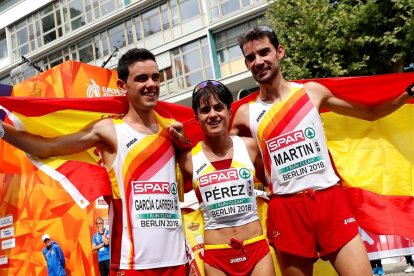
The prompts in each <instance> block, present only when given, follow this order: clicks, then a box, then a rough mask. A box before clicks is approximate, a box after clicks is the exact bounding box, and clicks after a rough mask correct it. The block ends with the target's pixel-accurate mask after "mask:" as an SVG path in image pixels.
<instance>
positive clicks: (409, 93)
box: [405, 82, 414, 98]
mask: <svg viewBox="0 0 414 276" xmlns="http://www.w3.org/2000/svg"><path fill="white" fill-rule="evenodd" d="M413 87H414V82H413V83H412V84H410V85H409V86H408V87H407V89H405V91H407V94H408V96H410V97H411V98H414V92H413V91H412V90H411V89H413Z"/></svg>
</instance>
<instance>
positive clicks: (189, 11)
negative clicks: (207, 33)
mask: <svg viewBox="0 0 414 276" xmlns="http://www.w3.org/2000/svg"><path fill="white" fill-rule="evenodd" d="M179 4H180V14H181V21H186V20H188V19H191V18H193V17H196V16H198V15H200V9H199V6H198V1H197V0H181V1H179Z"/></svg>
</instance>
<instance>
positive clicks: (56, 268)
mask: <svg viewBox="0 0 414 276" xmlns="http://www.w3.org/2000/svg"><path fill="white" fill-rule="evenodd" d="M42 241H43V242H44V243H45V245H46V247H45V248H44V249H43V252H42V253H43V256H45V259H46V263H47V274H48V275H49V276H64V275H66V272H65V256H63V252H62V249H60V247H59V245H58V244H57V243H56V242H55V241H52V240H51V239H50V236H49V234H44V235H43V236H42Z"/></svg>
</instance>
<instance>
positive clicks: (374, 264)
mask: <svg viewBox="0 0 414 276" xmlns="http://www.w3.org/2000/svg"><path fill="white" fill-rule="evenodd" d="M369 262H370V263H371V268H372V274H373V275H384V269H383V268H382V262H381V259H378V260H370V261H369Z"/></svg>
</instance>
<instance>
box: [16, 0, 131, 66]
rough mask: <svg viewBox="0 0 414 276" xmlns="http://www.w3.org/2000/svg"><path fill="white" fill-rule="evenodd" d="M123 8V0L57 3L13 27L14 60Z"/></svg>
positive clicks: (63, 1)
mask: <svg viewBox="0 0 414 276" xmlns="http://www.w3.org/2000/svg"><path fill="white" fill-rule="evenodd" d="M120 8H123V2H122V0H58V1H53V2H52V3H51V4H49V5H47V6H45V7H44V8H42V9H41V10H39V11H36V12H34V13H32V14H31V15H29V16H27V17H26V18H25V19H23V20H21V21H19V22H17V23H16V24H14V25H11V26H10V37H11V40H12V45H13V47H12V49H13V50H12V52H13V56H12V59H13V61H15V60H16V59H18V58H20V56H21V55H25V54H27V53H29V52H31V51H34V50H36V49H38V48H40V47H42V46H44V45H46V44H48V43H50V42H52V41H55V40H57V39H59V38H60V37H62V36H63V35H66V34H69V33H70V32H73V31H76V30H78V29H79V28H82V27H84V26H85V25H86V24H87V23H92V22H93V21H94V20H97V19H99V18H101V17H102V15H106V14H108V13H112V12H114V11H116V10H119V9H120Z"/></svg>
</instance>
